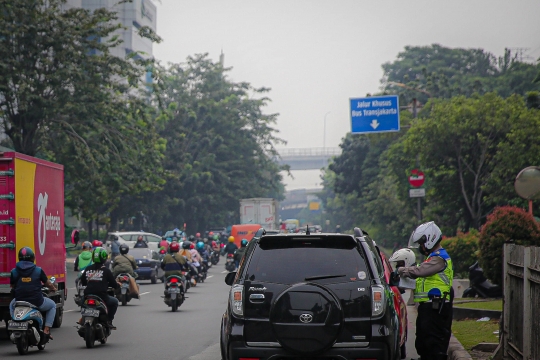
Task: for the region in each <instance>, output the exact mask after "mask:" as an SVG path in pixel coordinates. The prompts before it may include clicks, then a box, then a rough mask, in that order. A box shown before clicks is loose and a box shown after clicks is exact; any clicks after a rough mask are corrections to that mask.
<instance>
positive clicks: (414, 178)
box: [409, 169, 425, 187]
mask: <svg viewBox="0 0 540 360" xmlns="http://www.w3.org/2000/svg"><path fill="white" fill-rule="evenodd" d="M424 180H425V178H424V173H423V172H422V171H420V170H418V169H413V170H412V171H411V175H410V176H409V184H411V186H413V187H420V186H422V185H424Z"/></svg>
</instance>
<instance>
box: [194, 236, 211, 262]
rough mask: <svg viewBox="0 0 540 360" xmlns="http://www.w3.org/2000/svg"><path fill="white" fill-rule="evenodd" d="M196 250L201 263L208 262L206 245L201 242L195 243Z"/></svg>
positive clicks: (208, 255)
mask: <svg viewBox="0 0 540 360" xmlns="http://www.w3.org/2000/svg"><path fill="white" fill-rule="evenodd" d="M196 250H197V252H198V253H199V255H200V257H201V259H202V261H209V260H210V253H209V252H208V250H207V249H206V245H205V244H204V243H203V242H202V241H199V242H198V243H197V246H196Z"/></svg>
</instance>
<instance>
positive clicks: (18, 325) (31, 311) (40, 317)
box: [7, 277, 56, 355]
mask: <svg viewBox="0 0 540 360" xmlns="http://www.w3.org/2000/svg"><path fill="white" fill-rule="evenodd" d="M50 281H51V283H53V284H54V283H55V282H56V279H55V278H54V277H51V279H50ZM41 291H42V292H43V296H45V297H48V296H47V294H48V289H47V288H42V289H41ZM44 325H45V315H44V314H42V313H41V312H40V311H39V310H38V308H37V306H34V305H32V304H30V303H28V302H26V301H17V302H15V311H14V312H13V319H12V320H9V321H8V323H7V330H8V332H9V339H10V340H11V342H12V343H13V344H15V345H17V351H18V352H19V354H20V355H26V354H28V349H29V348H30V347H32V346H37V348H38V349H39V350H44V349H45V345H46V344H47V343H48V342H49V336H48V335H47V334H45V333H44V332H43V327H44Z"/></svg>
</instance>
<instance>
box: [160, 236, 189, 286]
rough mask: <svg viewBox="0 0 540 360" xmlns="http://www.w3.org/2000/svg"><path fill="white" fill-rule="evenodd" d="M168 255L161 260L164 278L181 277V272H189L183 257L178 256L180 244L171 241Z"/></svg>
mask: <svg viewBox="0 0 540 360" xmlns="http://www.w3.org/2000/svg"><path fill="white" fill-rule="evenodd" d="M169 251H170V252H169V253H168V254H167V255H165V257H164V258H163V260H161V268H162V269H163V270H164V271H165V278H168V277H169V276H173V275H176V276H180V277H182V271H189V270H190V268H189V265H188V263H187V260H186V258H185V257H184V256H182V255H180V254H179V253H178V252H179V251H180V244H178V243H177V242H176V241H173V242H172V243H171V245H170V246H169ZM165 295H167V282H165Z"/></svg>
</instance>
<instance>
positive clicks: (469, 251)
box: [441, 229, 479, 279]
mask: <svg viewBox="0 0 540 360" xmlns="http://www.w3.org/2000/svg"><path fill="white" fill-rule="evenodd" d="M478 240H479V233H478V231H477V230H474V229H473V230H471V231H470V232H468V233H462V232H458V233H457V235H456V236H454V237H450V238H446V239H444V240H443V241H442V242H441V245H442V247H443V248H445V249H446V251H448V254H449V255H450V258H452V264H453V265H454V277H455V278H458V279H467V278H468V277H469V267H470V266H471V265H472V264H474V263H475V262H476V261H477V260H478Z"/></svg>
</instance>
